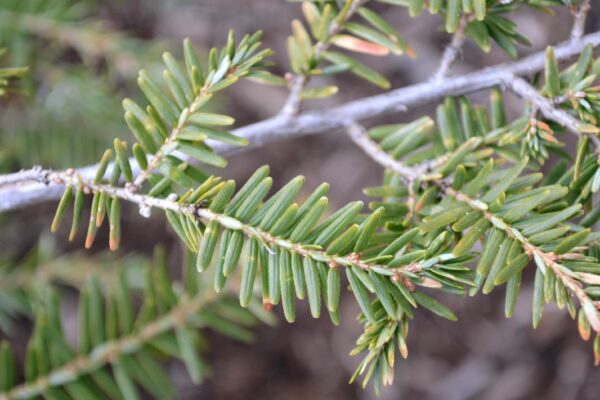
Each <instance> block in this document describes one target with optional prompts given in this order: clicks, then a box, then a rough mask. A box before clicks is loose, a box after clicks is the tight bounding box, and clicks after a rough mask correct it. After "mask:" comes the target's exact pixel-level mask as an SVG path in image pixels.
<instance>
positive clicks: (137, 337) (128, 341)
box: [0, 290, 222, 400]
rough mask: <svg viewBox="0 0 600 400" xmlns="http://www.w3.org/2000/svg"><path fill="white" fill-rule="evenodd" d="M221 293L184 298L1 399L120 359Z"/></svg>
mask: <svg viewBox="0 0 600 400" xmlns="http://www.w3.org/2000/svg"><path fill="white" fill-rule="evenodd" d="M219 297H222V294H219V293H215V292H214V291H212V290H207V291H202V292H200V293H198V294H197V295H195V296H194V297H192V298H187V299H186V298H184V299H181V300H180V302H179V304H177V305H176V306H175V307H173V308H172V309H171V310H170V311H169V312H168V313H167V314H165V315H163V316H161V317H159V318H158V319H156V320H153V321H151V322H148V323H146V324H145V325H143V326H141V327H140V328H139V329H137V330H136V332H134V333H132V334H130V335H127V336H123V337H121V338H118V339H115V340H112V341H108V342H105V343H102V344H100V345H98V346H96V347H95V348H94V349H92V350H91V351H90V352H89V353H88V354H86V355H80V356H78V357H76V358H75V359H73V360H72V361H70V362H68V363H67V364H65V365H63V366H62V367H60V368H57V369H54V370H52V371H50V372H49V373H48V374H46V375H43V376H41V377H39V378H37V379H36V380H35V381H33V382H26V383H23V384H21V385H18V386H15V387H14V388H13V389H11V390H10V391H9V392H6V393H0V400H11V399H27V398H31V397H35V396H38V395H40V394H42V393H44V392H45V391H46V390H47V389H49V388H51V387H53V386H62V385H64V384H67V383H69V382H73V381H75V380H77V379H78V378H79V377H80V376H81V375H84V374H88V373H91V372H93V371H95V370H96V369H98V368H101V367H103V366H106V365H108V364H110V363H112V362H115V361H117V360H118V359H119V357H120V356H122V355H125V354H129V353H131V352H134V351H136V350H137V349H139V348H140V347H142V346H143V345H144V344H146V343H148V342H149V341H151V340H152V339H154V338H156V337H157V336H159V335H160V334H162V333H165V332H167V331H170V330H172V329H175V328H177V327H179V326H182V325H184V324H186V320H187V319H188V318H189V317H191V316H192V315H193V314H195V313H197V312H198V311H200V310H201V309H203V308H204V307H206V306H208V305H210V304H211V303H213V302H215V301H216V300H217V299H218V298H219Z"/></svg>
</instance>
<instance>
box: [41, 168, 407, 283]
mask: <svg viewBox="0 0 600 400" xmlns="http://www.w3.org/2000/svg"><path fill="white" fill-rule="evenodd" d="M32 174H33V172H32ZM38 174H39V179H40V180H43V181H46V180H50V181H52V182H54V183H55V184H56V185H61V186H63V187H66V186H70V187H78V186H79V185H83V187H84V189H85V190H86V192H91V193H98V192H104V193H106V194H107V195H109V196H110V197H117V198H119V199H121V200H125V201H128V202H130V203H134V204H137V205H139V206H140V207H151V208H158V209H161V210H168V211H174V212H176V213H177V214H185V215H189V216H191V217H193V218H198V219H201V220H203V221H204V222H206V221H216V222H217V223H219V224H220V225H221V226H223V227H225V228H227V229H233V230H239V231H241V232H243V233H244V234H245V235H246V236H247V237H256V238H258V239H260V241H261V242H262V243H266V244H267V245H269V246H277V247H283V248H286V249H290V250H293V251H294V252H296V253H298V254H299V255H301V256H303V257H310V258H313V259H315V260H319V261H323V262H326V263H327V264H329V265H341V266H355V267H358V268H360V269H363V270H365V271H370V270H377V269H381V268H386V269H388V270H392V271H394V272H395V273H396V274H398V275H402V273H403V271H402V270H403V268H402V267H400V268H393V269H390V268H388V267H385V266H383V265H380V264H371V263H367V262H364V261H361V260H360V255H358V254H354V253H353V254H349V255H346V256H335V255H331V254H329V253H327V252H326V251H324V250H320V249H315V248H309V247H305V246H304V245H303V244H300V243H295V242H292V241H290V240H288V239H285V238H283V237H279V236H273V235H272V234H270V233H269V232H267V231H264V230H262V229H260V228H257V227H255V226H253V225H249V224H245V223H243V222H241V221H239V220H237V219H235V218H233V217H230V216H228V215H225V214H220V213H216V212H214V211H211V210H210V209H208V208H202V207H198V206H196V205H192V204H180V203H178V202H177V201H173V200H170V199H163V198H158V197H152V196H148V195H143V194H139V193H135V192H132V191H131V190H128V189H126V188H121V187H115V186H111V185H106V184H101V183H94V182H93V181H90V180H85V179H83V178H82V177H81V176H78V174H77V173H76V172H74V171H66V172H64V171H53V170H38ZM411 272H418V269H417V270H414V269H411Z"/></svg>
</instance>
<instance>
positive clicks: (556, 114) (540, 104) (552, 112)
mask: <svg viewBox="0 0 600 400" xmlns="http://www.w3.org/2000/svg"><path fill="white" fill-rule="evenodd" d="M503 83H504V84H505V85H506V86H507V87H508V88H509V89H510V90H511V91H512V92H514V93H515V94H516V95H518V96H519V97H521V98H523V99H524V100H527V101H530V102H531V103H533V105H534V106H535V107H536V108H537V109H538V110H540V111H541V112H542V114H544V116H545V117H546V118H548V119H549V120H552V121H554V122H556V123H558V124H560V125H561V126H563V127H565V128H566V129H567V130H568V131H569V132H571V133H572V134H574V135H576V136H578V137H582V136H587V137H588V138H589V140H590V142H591V143H592V145H593V146H594V147H595V151H596V154H597V155H598V157H600V138H598V136H596V135H595V134H593V133H588V132H584V129H583V128H584V126H585V125H586V124H584V123H583V122H581V121H580V120H579V119H577V118H575V117H573V116H572V115H571V114H569V113H568V112H566V111H564V110H561V109H558V108H555V106H554V104H553V103H552V101H551V100H548V99H547V98H545V97H544V96H542V95H541V94H539V93H538V91H537V90H536V88H534V87H533V86H531V85H530V84H529V83H528V82H527V81H525V80H524V79H522V78H519V77H516V76H514V75H512V76H511V75H509V76H507V77H506V78H505V80H504V81H503ZM599 132H600V131H599Z"/></svg>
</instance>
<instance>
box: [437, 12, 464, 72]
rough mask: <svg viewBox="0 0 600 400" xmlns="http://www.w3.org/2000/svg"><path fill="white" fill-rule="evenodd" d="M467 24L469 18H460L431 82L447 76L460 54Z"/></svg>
mask: <svg viewBox="0 0 600 400" xmlns="http://www.w3.org/2000/svg"><path fill="white" fill-rule="evenodd" d="M468 23H469V17H468V16H467V15H465V14H463V16H462V17H461V18H460V22H459V24H458V27H457V28H456V31H455V32H454V34H453V35H452V41H451V42H450V44H449V45H448V46H446V48H445V49H444V54H442V60H441V61H440V66H439V67H438V70H437V71H436V72H435V74H434V75H433V81H434V82H439V81H441V80H442V79H444V78H445V77H446V75H448V73H449V72H450V68H451V67H452V64H453V63H454V62H455V61H456V59H457V58H458V56H459V55H460V52H461V50H462V46H463V44H464V43H465V29H466V28H467V25H468Z"/></svg>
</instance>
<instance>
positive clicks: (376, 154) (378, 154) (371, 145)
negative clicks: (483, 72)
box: [348, 92, 600, 332]
mask: <svg viewBox="0 0 600 400" xmlns="http://www.w3.org/2000/svg"><path fill="white" fill-rule="evenodd" d="M536 93H537V92H536ZM348 133H349V135H350V136H351V137H352V139H353V140H354V142H355V143H357V144H358V145H359V146H360V147H361V148H362V149H363V150H365V152H366V153H367V154H368V155H369V156H370V157H371V158H372V159H373V160H374V161H375V162H377V163H379V164H380V165H382V166H384V167H385V168H388V169H390V170H391V171H393V172H395V173H397V174H398V175H400V176H402V177H403V178H405V179H406V180H408V181H412V180H414V178H415V176H419V174H420V173H421V172H420V171H419V167H417V168H411V167H407V166H405V165H404V164H402V163H401V162H399V161H397V160H395V159H393V158H392V157H391V156H390V155H389V154H387V153H385V152H384V151H383V150H381V149H380V148H379V146H378V145H377V143H375V142H373V141H372V140H371V139H370V138H369V137H368V136H367V132H366V131H365V130H364V129H363V128H362V127H361V126H360V125H357V124H352V125H350V126H349V129H348ZM431 184H433V185H435V186H437V187H438V188H439V189H440V192H441V193H442V194H443V195H444V196H451V197H453V198H455V199H456V200H458V201H460V202H463V203H465V204H467V205H468V206H469V207H471V208H472V209H473V210H475V211H478V212H481V213H482V215H483V216H484V218H485V219H487V220H488V221H489V222H490V223H491V224H492V225H493V226H495V227H496V228H498V229H501V230H503V231H504V232H505V233H506V235H507V236H508V237H510V238H511V239H513V240H516V241H517V242H519V243H520V244H521V246H522V248H523V251H524V252H525V253H526V254H527V255H528V256H529V257H530V258H534V259H535V260H536V264H537V260H541V262H542V263H543V264H544V265H545V266H547V267H548V268H550V269H551V270H552V272H553V273H554V274H555V275H556V277H557V278H558V279H560V281H561V282H562V283H563V285H564V286H565V287H566V288H567V289H568V290H569V291H570V292H571V293H572V294H573V295H574V296H575V297H576V298H577V300H578V301H579V303H580V304H581V306H582V307H583V310H584V312H585V314H586V316H587V318H588V320H589V321H590V324H591V325H592V327H593V329H594V330H595V331H596V332H600V318H599V317H598V312H597V310H596V306H595V304H594V302H593V300H592V299H591V298H590V297H589V296H588V294H587V293H586V292H585V290H584V289H583V288H582V285H581V283H580V282H579V281H578V280H577V279H576V277H575V275H574V274H573V273H572V272H571V271H570V270H569V269H568V268H566V267H564V266H563V265H561V264H560V263H559V257H558V256H557V255H556V254H554V253H552V252H546V251H544V250H542V249H541V248H539V247H537V246H535V245H533V244H532V243H531V242H530V241H529V239H528V238H527V237H525V236H524V235H523V234H522V233H521V232H520V231H519V230H518V229H516V228H514V227H512V226H510V225H509V224H508V223H507V222H505V221H503V220H502V219H501V218H500V217H498V216H496V215H494V214H492V213H490V212H488V211H487V209H486V208H482V204H483V203H482V202H481V201H478V200H476V199H473V198H471V197H469V196H466V195H465V194H463V193H461V192H459V191H457V190H454V189H453V188H452V187H451V186H450V185H448V184H447V182H446V181H445V180H433V181H431ZM538 268H541V267H538ZM542 272H544V271H542Z"/></svg>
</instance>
